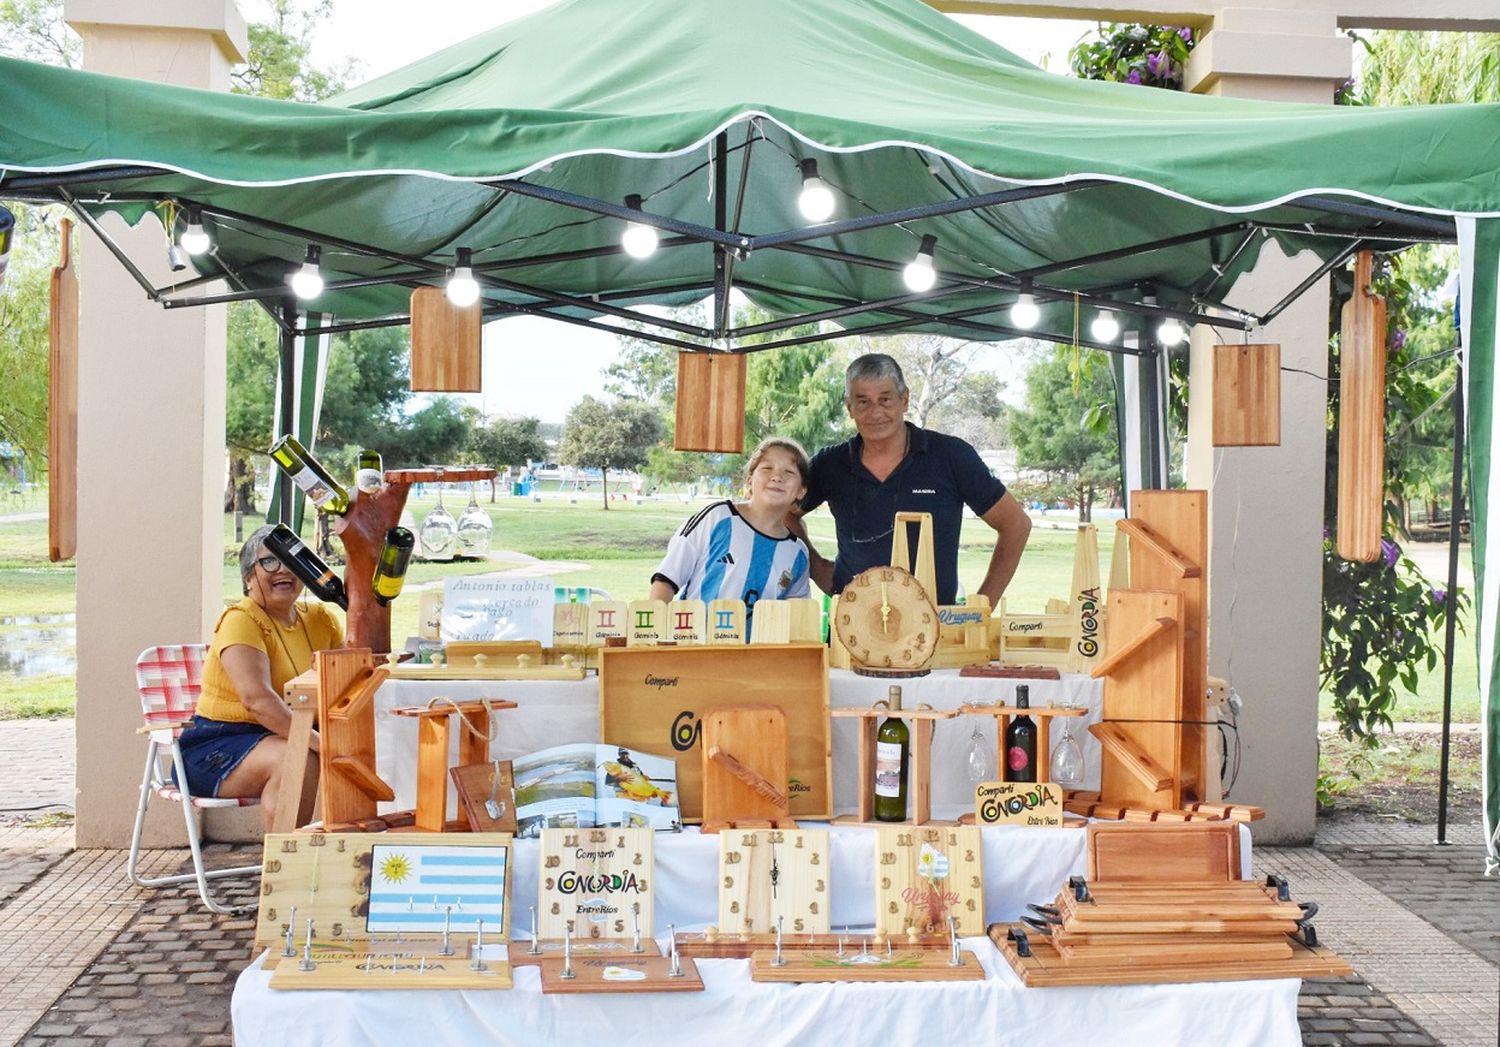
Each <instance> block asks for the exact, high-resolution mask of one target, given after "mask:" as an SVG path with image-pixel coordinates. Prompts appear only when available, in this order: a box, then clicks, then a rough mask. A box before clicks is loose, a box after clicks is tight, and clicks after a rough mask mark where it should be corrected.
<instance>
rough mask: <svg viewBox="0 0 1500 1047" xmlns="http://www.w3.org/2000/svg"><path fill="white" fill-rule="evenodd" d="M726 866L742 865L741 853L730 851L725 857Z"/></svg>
mask: <svg viewBox="0 0 1500 1047" xmlns="http://www.w3.org/2000/svg"><path fill="white" fill-rule="evenodd" d="M724 864H725V865H738V864H740V854H739V852H738V851H730V852H729V853H728V854H726V855H725V856H724Z"/></svg>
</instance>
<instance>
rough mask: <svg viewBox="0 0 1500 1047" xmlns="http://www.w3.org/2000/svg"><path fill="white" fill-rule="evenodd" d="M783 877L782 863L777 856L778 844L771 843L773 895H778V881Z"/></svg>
mask: <svg viewBox="0 0 1500 1047" xmlns="http://www.w3.org/2000/svg"><path fill="white" fill-rule="evenodd" d="M779 879H781V863H780V862H779V861H778V860H777V858H776V845H775V844H774V843H773V844H771V897H772V898H773V899H774V898H775V897H776V881H777V880H779Z"/></svg>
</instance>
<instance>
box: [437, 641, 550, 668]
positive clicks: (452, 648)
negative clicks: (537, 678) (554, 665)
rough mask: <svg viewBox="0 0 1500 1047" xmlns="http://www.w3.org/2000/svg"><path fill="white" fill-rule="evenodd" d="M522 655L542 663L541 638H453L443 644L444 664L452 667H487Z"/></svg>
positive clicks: (513, 659)
mask: <svg viewBox="0 0 1500 1047" xmlns="http://www.w3.org/2000/svg"><path fill="white" fill-rule="evenodd" d="M522 655H527V656H529V657H530V658H531V659H532V664H533V665H541V664H542V643H541V641H540V640H453V641H451V642H449V643H446V644H444V645H443V664H445V665H447V666H448V667H449V668H451V669H485V668H488V667H490V666H491V665H496V664H500V663H505V662H509V663H514V662H515V660H516V659H517V658H519V657H521V656H522Z"/></svg>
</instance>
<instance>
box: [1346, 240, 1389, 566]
mask: <svg viewBox="0 0 1500 1047" xmlns="http://www.w3.org/2000/svg"><path fill="white" fill-rule="evenodd" d="M1372 263H1373V256H1372V255H1371V253H1370V252H1369V251H1361V252H1360V253H1359V254H1358V256H1356V259H1355V263H1354V295H1353V297H1351V298H1350V299H1349V301H1347V302H1345V303H1344V313H1343V326H1342V328H1341V329H1340V334H1339V368H1340V374H1339V502H1338V534H1337V543H1338V554H1339V555H1340V556H1341V557H1343V558H1344V559H1345V560H1361V561H1364V562H1366V563H1368V562H1372V561H1374V560H1375V559H1377V558H1378V557H1379V556H1380V524H1381V501H1382V496H1383V495H1384V493H1385V299H1384V298H1381V297H1380V296H1379V295H1376V294H1372V293H1371V292H1370V278H1371V277H1370V270H1371V267H1372Z"/></svg>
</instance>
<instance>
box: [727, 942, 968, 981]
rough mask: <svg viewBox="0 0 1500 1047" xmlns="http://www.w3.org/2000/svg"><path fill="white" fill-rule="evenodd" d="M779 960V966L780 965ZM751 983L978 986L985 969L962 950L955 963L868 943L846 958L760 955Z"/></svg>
mask: <svg viewBox="0 0 1500 1047" xmlns="http://www.w3.org/2000/svg"><path fill="white" fill-rule="evenodd" d="M778 960H779V961H780V962H778ZM750 978H751V980H752V981H757V982H977V981H983V980H984V967H983V966H981V965H980V963H979V958H978V957H977V956H975V955H974V954H973V953H971V952H969V951H967V950H965V949H960V950H959V953H958V961H957V963H955V962H954V961H953V959H952V957H950V955H949V954H948V953H947V952H937V951H931V950H910V949H908V950H905V951H897V950H895V949H894V948H892V949H891V950H890V951H889V952H888V951H886V950H885V949H884V948H880V947H875V946H872V945H870V944H869V943H868V942H863V943H862V944H861V945H860V946H858V947H855V946H854V945H853V944H851V945H849V946H848V947H847V948H845V949H844V951H843V953H839V952H838V951H836V950H831V949H826V948H825V949H803V950H788V951H786V952H785V954H784V955H781V956H778V955H777V954H776V953H775V952H774V951H764V952H757V953H755V955H754V956H752V957H751V959H750Z"/></svg>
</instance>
